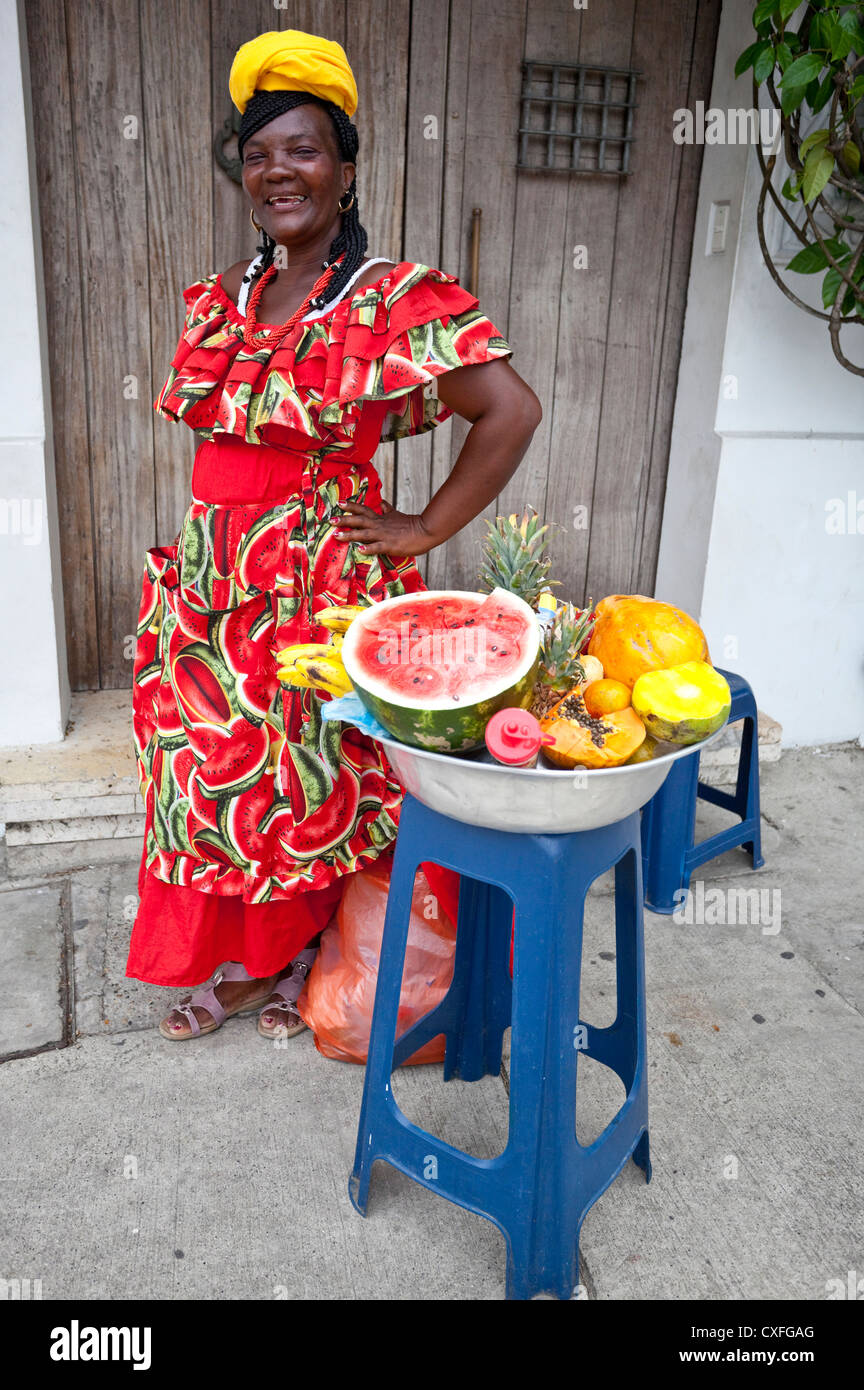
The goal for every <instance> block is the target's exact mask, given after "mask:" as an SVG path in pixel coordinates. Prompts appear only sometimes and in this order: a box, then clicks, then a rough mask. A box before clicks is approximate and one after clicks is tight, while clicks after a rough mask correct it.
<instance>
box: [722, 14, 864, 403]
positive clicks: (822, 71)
mask: <svg viewBox="0 0 864 1390" xmlns="http://www.w3.org/2000/svg"><path fill="white" fill-rule="evenodd" d="M800 9H801V5H800V3H799V0H760V3H759V4H758V5H757V6H756V8H755V9H754V11H753V27H754V29H755V31H756V36H757V37H756V40H755V42H754V43H751V44H750V45H749V47H747V48H746V49H745V50H744V52H743V53H742V54H741V55H740V57H739V58H738V61H737V63H736V65H735V75H736V77H740V76H741V74H742V73H745V72H747V71H748V70H749V69H751V68H752V71H753V92H754V105H758V100H759V94H758V89H759V88H760V87H762V86H763V85H764V87H765V89H766V91H767V92H768V95H769V97H770V99H771V102H772V103H773V105H774V108H775V110H776V111H777V112H778V115H779V124H780V132H781V135H782V148H783V153H784V156H785V159H786V163H787V165H788V167H789V169H790V170H791V171H792V172H791V173H790V175H789V177H788V178H787V179H786V181H785V183H784V184H783V187H782V189H781V190H780V192H779V194H778V192H777V190H776V189H775V187H774V171H775V166H776V163H777V155H778V150H777V143H776V142H775V146H774V148H773V149H772V151H771V153H770V155H768V156H767V158H766V156H765V154H764V152H763V150H762V149H761V147H760V146H759V145H757V146H756V149H757V154H758V158H759V164H760V167H761V170H762V190H761V193H760V197H759V203H758V209H757V230H758V235H759V245H760V247H761V250H762V256H763V258H764V260H765V263H766V265H767V267H768V269H769V271H770V272H771V275H772V276H773V278H774V280H775V281H776V283H777V284H778V285H779V287H780V289H781V290H782V291H783V293H784V294H785V295H786V296H787V298H788V299H791V300H792V302H793V303H794V304H797V305H798V307H799V308H801V309H804V310H805V311H806V312H807V313H808V314H814V315H815V316H816V317H817V318H820V319H823V320H826V321H827V323H828V326H829V333H830V337H831V346H832V349H833V351H834V355H835V357H836V358H837V360H838V362H840V363H841V365H842V366H844V367H845V368H846V369H847V370H848V371H850V372H854V373H855V374H856V375H858V376H864V367H859V366H857V365H856V364H855V363H853V362H850V361H849V358H848V357H847V356H846V354H845V352H844V351H843V348H842V347H841V343H840V330H841V326H842V325H843V324H850V323H851V324H857V325H858V326H859V327H860V326H861V324H862V323H864V170H862V165H864V134H862V126H861V121H862V114H864V0H857V3H854V4H844V3H840V0H817V3H814V4H809V5H807V6H806V7H805V9H804V12H803V15H802V16H801V17H800V19H799V21H798V26H797V28H796V29H792V28H791V27H790V24H791V22H792V17H793V15H795V13H796V11H798V10H800ZM820 115H821V116H822V122H823V123H822V124H821V125H820V126H819V127H818V128H816V129H808V126H809V124H810V123H811V121H812V120H813V118H815V117H818V116H820ZM768 198H770V199H771V200H772V202H773V203H774V205H775V207H776V208H777V209H778V211H779V213H780V215H781V216H782V217H783V219H784V221H785V222H786V223H787V224H788V226H789V227H790V228H791V229H792V231H793V232H794V234H795V236H796V237H797V238H798V240H799V241H800V242H801V250H800V251H798V253H797V254H796V255H795V256H793V258H792V260H791V261H790V262H789V264H788V265H787V266H786V270H787V271H791V272H792V273H793V274H798V275H817V274H819V273H820V272H822V273H823V278H822V310H819V309H814V308H813V306H812V305H810V304H806V303H805V302H804V301H803V300H802V299H800V298H799V296H798V295H797V294H795V293H794V291H793V290H792V289H791V288H790V287H789V285H787V284H786V283H785V281H784V279H783V277H782V275H781V274H780V271H779V270H778V268H777V266H776V265H775V264H774V260H773V258H772V256H771V254H770V252H769V250H768V244H767V241H766V237H765V227H764V218H765V208H766V204H767V200H768ZM790 205H793V206H795V207H797V208H798V209H803V219H802V218H801V216H800V211H799V216H798V218H797V219H796V218H795V217H793V216H792V213H791V212H790Z"/></svg>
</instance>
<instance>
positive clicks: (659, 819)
mask: <svg viewBox="0 0 864 1390" xmlns="http://www.w3.org/2000/svg"><path fill="white" fill-rule="evenodd" d="M718 669H719V668H718ZM720 674H721V676H725V677H726V680H727V681H728V682H729V688H730V690H731V692H732V709H731V712H730V714H729V723H730V724H734V723H735V722H736V721H737V720H739V719H743V721H744V728H743V730H742V734H741V754H740V757H739V760H738V777H737V782H736V787H735V791H734V793H730V792H724V791H720V790H719V789H718V788H717V787H711V786H709V785H708V784H707V782H700V781H699V753H698V751H696V752H694V753H693V754H692V755H691V756H690V757H689V758H679V760H678V762H676V763H673V764H672V768H671V771H670V772H669V775H668V777H667V778H666V781H665V782H664V783H663V785H662V787H661V788H660V790H659V791H658V792H657V794H656V796H654V797H653V798H652V800H651V801H649V802H648V805H647V806H645V807H644V808H643V810H642V875H643V880H644V885H645V906H646V907H649V908H650V909H651V911H652V912H664V913H670V912H674V911H675V909H676V907H679V906H680V904H681V901H682V893H683V892H684V891H685V890H686V889H687V888H689V886H690V878H691V875H692V873H693V870H694V869H695V868H696V867H697V866H698V865H699V864H704V863H706V862H707V860H709V859H715V858H716V857H717V855H718V854H723V853H724V852H725V851H726V850H727V849H732V848H733V847H734V846H735V845H743V846H744V848H745V849H746V850H748V851H749V853H750V858H751V860H752V864H753V868H754V869H760V868H761V867H762V865H763V864H764V862H765V860H764V859H763V857H762V834H761V821H760V811H759V731H758V723H757V713H756V700H755V697H754V695H753V691H752V690H751V689H750V686H749V684H748V682H747V681H746V680H745V679H744V677H743V676H738V675H736V674H735V673H734V672H733V671H721V672H720ZM697 797H701V798H702V800H703V801H711V802H713V803H714V805H715V806H722V807H723V808H724V809H725V810H727V811H733V812H734V813H735V815H736V816H739V817H740V824H738V825H731V826H729V827H728V829H726V830H720V831H718V833H717V834H716V835H709V837H708V839H707V840H703V841H701V843H700V844H698V845H697V844H694V839H695V826H696V799H697Z"/></svg>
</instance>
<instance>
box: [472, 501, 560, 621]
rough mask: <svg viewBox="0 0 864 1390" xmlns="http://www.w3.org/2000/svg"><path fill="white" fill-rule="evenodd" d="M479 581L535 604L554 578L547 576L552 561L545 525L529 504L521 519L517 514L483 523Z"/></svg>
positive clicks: (555, 581) (553, 581)
mask: <svg viewBox="0 0 864 1390" xmlns="http://www.w3.org/2000/svg"><path fill="white" fill-rule="evenodd" d="M486 526H487V528H488V529H487V534H486V539H485V541H484V542H483V563H482V566H481V569H480V582H481V583H482V584H485V585H486V586H487V587H488V588H489V589H496V588H501V589H506V590H507V591H508V592H509V593H511V594H517V595H518V596H519V598H521V599H524V600H525V602H526V603H528V604H530V605H531V606H532V607H534V606H535V605H536V603H537V600H538V598H539V597H540V595H541V594H542V593H543V591H544V590H545V589H548V588H549V587H550V586H551V585H552V584H557V582H558V581H557V580H555V579H551V580H550V579H549V577H548V575H549V569H550V566H551V564H552V561H551V560H550V559H549V558H548V556H547V555H546V546H547V544H548V536H547V532H548V530H549V527H548V525H543V526H541V525H540V518H539V517H538V515H537V513H536V511H535V510H534V508H533V507H529V508H528V510H527V511H526V512H525V513H524V514H523V516H522V517H521V519H519V518H517V516H516V513H515V512H512V513H511V515H510V516H508V517H504V516H499V517H496V518H495V522H494V524H493V523H492V522H491V521H487V522H486Z"/></svg>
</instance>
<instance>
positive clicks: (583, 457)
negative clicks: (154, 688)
mask: <svg viewBox="0 0 864 1390" xmlns="http://www.w3.org/2000/svg"><path fill="white" fill-rule="evenodd" d="M25 12H26V18H27V30H28V40H29V46H30V53H31V68H32V71H33V73H34V83H33V108H34V125H35V145H36V168H37V180H38V193H39V199H40V212H41V230H42V245H43V260H44V266H45V280H46V295H47V310H48V324H49V360H50V367H51V386H52V410H53V419H54V434H55V450H56V460H57V489H58V498H59V508H60V520H61V547H62V557H63V585H64V597H65V605H66V620H67V634H68V647H69V664H70V680H71V683H72V686H73V688H75V689H98V688H122V687H128V686H129V685H130V683H131V657H132V651H133V641H132V632H133V630H134V626H135V619H136V616H137V607H138V596H139V586H140V577H141V570H142V566H143V555H144V551H145V550H146V549H147V548H148V547H149V546H152V545H153V544H165V543H168V542H170V541H171V540H172V539H173V537H174V535H175V534H176V532H177V529H178V527H179V525H180V522H181V520H182V517H183V513H184V511H185V509H186V506H187V505H188V500H189V477H190V471H191V460H192V453H193V450H194V443H195V440H194V437H193V435H192V433H191V431H188V430H186V429H184V428H182V427H180V426H172V425H170V424H168V422H166V421H163V420H162V419H160V418H158V417H156V416H155V414H154V412H153V410H152V400H153V397H154V396H155V395H156V393H157V391H158V390H159V388H160V386H161V384H162V382H163V380H164V378H165V376H166V374H167V370H168V365H169V362H170V358H171V355H172V353H173V351H174V346H175V344H176V341H177V336H178V332H179V328H180V325H181V323H182V314H183V303H182V299H181V293H180V292H181V290H182V288H183V287H184V286H185V285H187V284H189V283H190V282H191V281H193V280H195V279H197V278H199V277H200V276H201V275H204V274H208V273H209V272H210V271H212V270H221V269H224V268H225V266H227V265H229V264H231V263H232V262H233V261H235V260H237V259H239V258H240V257H241V256H243V255H251V254H252V252H253V249H254V236H253V234H252V231H251V228H250V227H249V223H248V212H247V211H246V207H245V205H244V199H243V196H242V191H241V189H240V188H239V187H238V186H237V185H236V184H234V183H233V182H232V181H231V180H230V179H229V178H228V176H227V175H226V174H225V173H224V172H223V171H222V169H220V168H219V167H218V166H217V164H216V162H215V159H214V156H213V152H212V143H213V137H214V133H215V132H216V131H217V130H218V129H219V127H220V126H221V125H222V122H223V121H224V119H225V118H226V116H228V115H229V113H230V103H229V99H228V94H227V75H228V69H229V66H230V61H231V58H232V56H233V54H234V52H235V50H236V48H237V47H238V45H239V44H240V43H242V42H244V41H245V40H246V39H248V38H250V37H251V36H253V35H254V34H256V33H259V32H262V31H264V30H266V29H274V28H298V29H306V30H311V31H313V32H317V33H322V34H325V35H327V36H328V37H330V38H334V39H337V40H338V41H339V42H340V43H342V44H343V45H344V47H345V48H346V51H347V52H348V55H349V57H350V60H351V63H352V66H353V67H354V70H355V73H356V76H357V82H358V88H359V97H360V105H359V109H358V114H357V124H358V129H359V132H360V157H359V162H358V193H359V201H360V207H361V217H362V220H363V224H364V226H365V227H366V228H367V231H368V233H369V252H370V254H372V255H379V256H386V257H389V258H390V259H393V260H399V259H401V258H402V257H403V256H404V257H406V258H408V259H411V260H418V261H423V262H425V263H427V264H431V265H438V266H441V267H442V268H443V269H445V270H448V271H450V272H451V273H453V274H456V275H458V276H459V277H460V280H461V281H462V283H463V284H465V285H467V284H468V283H469V280H470V251H471V248H470V228H471V213H472V209H473V208H474V207H480V208H481V209H482V239H481V246H480V272H479V294H480V301H481V304H482V306H483V307H484V308H485V310H486V312H487V313H488V314H489V315H490V317H491V318H492V319H493V320H494V321H495V323H496V324H497V325H498V326H499V328H500V329H501V330H502V332H504V333H505V335H506V336H507V337H508V338H509V340H510V341H511V343H512V345H513V347H514V358H513V365H514V367H515V368H516V369H517V370H518V371H519V372H520V373H521V374H522V375H523V376H524V377H525V379H526V380H527V381H528V382H529V383H530V384H531V385H532V387H533V388H534V390H535V391H536V392H537V394H538V395H539V396H540V398H541V400H542V402H543V406H544V418H543V422H542V424H541V426H540V428H539V430H538V431H537V434H536V436H535V438H534V440H533V442H532V445H531V448H530V451H529V453H528V455H527V457H526V459H525V461H524V462H523V464H522V466H521V468H520V470H519V473H518V474H517V476H516V478H515V479H514V480H513V481H512V482H511V484H510V485H509V486H508V488H507V489H506V491H505V493H504V495H503V496H502V497H501V498H500V499H499V507H498V508H497V510H502V509H503V510H506V511H512V510H521V508H522V506H523V505H525V504H529V503H530V504H532V505H533V506H535V507H536V508H537V510H538V511H540V512H541V513H543V514H544V515H545V516H546V518H547V519H548V520H550V521H552V522H553V523H554V524H555V527H556V530H555V533H554V539H553V553H554V556H555V560H556V573H557V574H558V577H559V578H560V579H561V580H562V588H561V590H560V591H559V592H562V593H567V594H569V595H570V596H572V597H573V598H574V599H576V600H577V601H579V600H581V599H582V598H583V597H584V596H585V595H586V594H587V593H588V592H591V593H592V594H593V595H594V597H595V598H596V597H598V596H599V595H601V594H602V593H608V592H612V591H617V590H622V589H624V590H626V589H639V590H641V591H643V592H648V593H650V592H651V590H652V586H653V580H654V569H655V564H656V554H657V545H658V540H659V521H660V515H661V510H662V501H663V492H664V487H665V473H666V458H667V453H668V440H669V431H670V426H671V414H672V404H673V399H674V390H675V380H676V373H677V361H678V354H679V351H680V341H681V327H682V319H683V309H684V298H685V288H686V278H687V270H688V264H689V254H690V245H691V240H692V227H693V217H694V211H695V199H696V187H697V180H698V173H699V154H700V151H699V149H698V147H692V148H688V147H681V146H677V145H674V144H673V143H672V140H671V121H672V112H673V111H674V110H675V108H676V107H679V106H687V105H692V103H693V101H695V100H697V99H699V98H703V99H707V97H708V93H709V89H710V77H711V68H712V63H713V51H714V41H715V34H716V25H717V20H718V16H719V0H713V2H711V3H703V4H698V5H697V3H696V0H619V3H617V4H616V5H615V6H614V7H613V8H612V9H611V10H610V8H609V7H607V6H599V5H589V6H588V8H587V9H584V10H577V9H575V7H574V6H573V4H572V2H571V0H530V3H529V0H368V3H366V4H364V5H362V6H357V5H351V4H348V3H347V2H346V0H306V2H305V3H304V0H288V3H286V4H285V5H284V6H283V5H280V6H278V7H277V6H275V5H274V4H273V3H271V0H100V3H97V0H86V3H81V0H26V11H25ZM530 59H538V60H542V59H555V60H557V61H559V62H566V63H581V64H602V65H606V66H618V67H622V68H636V69H639V70H641V73H642V77H641V78H640V85H639V103H640V104H639V108H638V110H637V112H636V122H635V136H636V140H635V144H634V154H633V160H632V172H631V173H629V174H628V175H626V176H622V177H610V176H608V175H599V174H597V175H591V174H567V173H564V174H561V173H557V172H549V173H540V172H536V171H530V172H526V171H521V170H519V171H517V169H516V167H515V166H516V158H517V135H516V131H517V126H518V124H519V119H520V83H521V65H522V63H523V61H525V60H530ZM649 227H650V228H651V235H650V236H646V235H645V229H646V228H649ZM576 246H584V247H585V248H586V250H587V261H588V265H587V269H581V270H576V269H575V268H574V267H573V264H572V263H573V254H572V248H573V247H576ZM466 432H467V425H466V424H465V422H463V421H461V420H454V421H453V422H452V423H450V422H448V424H446V425H445V426H443V427H441V428H439V429H438V430H436V431H434V432H433V433H432V434H431V435H427V436H423V437H421V438H419V439H412V440H406V441H403V442H402V443H400V444H399V445H396V446H394V445H388V446H385V447H384V448H382V449H381V450H380V451H379V454H378V456H377V459H376V463H377V465H378V467H379V471H380V472H381V474H382V477H383V479H384V482H385V492H386V493H387V495H391V496H394V495H395V498H396V500H397V504H398V505H399V506H401V507H404V508H406V509H408V510H419V509H420V508H422V506H423V505H425V502H426V501H427V500H428V497H429V496H430V493H431V491H433V490H434V489H435V488H436V487H437V486H439V485H440V483H441V481H442V480H443V479H444V477H445V476H446V474H447V472H448V471H449V469H450V467H451V466H452V462H453V460H454V459H455V457H456V455H457V453H458V450H459V448H460V447H461V444H462V442H463V441H464V438H465V434H466ZM583 506H584V507H586V508H587V521H588V525H586V526H584V527H582V526H581V525H579V526H574V520H575V519H578V520H580V521H581V519H582V518H583V513H581V512H579V513H577V512H575V511H574V508H576V507H583ZM495 511H496V508H495V507H490V508H488V509H487V515H489V516H491V515H494V513H495ZM483 531H484V527H483V524H482V520H481V519H478V521H477V522H475V523H473V524H472V526H470V527H468V528H466V530H465V531H464V532H462V533H460V534H459V535H458V536H456V537H454V538H453V539H452V540H451V541H450V542H449V543H448V544H447V545H446V546H443V547H441V548H440V549H439V550H437V551H434V552H433V553H432V554H431V555H430V556H429V557H428V559H427V561H426V562H425V564H424V570H425V572H426V575H427V580H428V582H429V583H430V584H436V585H437V584H444V583H447V584H453V585H458V586H467V587H473V586H474V584H475V582H476V576H477V569H478V564H479V542H480V538H481V537H482V534H483Z"/></svg>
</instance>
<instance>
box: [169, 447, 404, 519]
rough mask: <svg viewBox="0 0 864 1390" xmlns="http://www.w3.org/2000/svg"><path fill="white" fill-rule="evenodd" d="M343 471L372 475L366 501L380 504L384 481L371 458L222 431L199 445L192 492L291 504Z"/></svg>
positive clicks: (235, 501)
mask: <svg viewBox="0 0 864 1390" xmlns="http://www.w3.org/2000/svg"><path fill="white" fill-rule="evenodd" d="M304 471H305V472H306V473H307V478H306V483H305V488H306V490H308V489H309V487H310V486H311V487H313V488H314V487H315V486H316V485H317V483H319V482H323V481H324V480H325V479H327V478H335V477H338V476H339V474H355V475H359V476H361V477H367V478H368V479H369V488H368V491H367V495H366V505H367V506H370V507H376V506H377V505H378V503H379V501H380V496H381V483H380V479H379V477H378V474H377V473H376V471H375V469H374V468H373V467H372V466H371V464H369V463H368V462H361V461H359V460H353V459H351V458H350V457H349V458H346V457H345V456H344V454H343V455H342V456H340V457H338V458H334V457H332V456H331V457H328V458H325V459H321V460H319V459H318V458H316V457H315V455H310V454H308V453H301V452H299V451H295V450H293V449H276V448H273V446H272V445H268V444H249V443H247V441H246V440H245V439H238V438H237V436H236V435H230V434H217V435H216V437H215V438H214V439H205V440H203V441H202V443H201V444H199V446H198V449H197V451H196V454H195V462H194V464H193V467H192V495H193V497H194V498H195V500H196V501H198V502H205V503H211V504H213V505H215V506H220V507H232V506H236V507H243V506H248V505H249V504H250V503H255V502H274V503H276V502H286V501H288V500H289V499H290V498H296V497H297V496H298V495H299V494H300V493H301V492H303V491H304V482H303V474H304Z"/></svg>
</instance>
